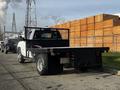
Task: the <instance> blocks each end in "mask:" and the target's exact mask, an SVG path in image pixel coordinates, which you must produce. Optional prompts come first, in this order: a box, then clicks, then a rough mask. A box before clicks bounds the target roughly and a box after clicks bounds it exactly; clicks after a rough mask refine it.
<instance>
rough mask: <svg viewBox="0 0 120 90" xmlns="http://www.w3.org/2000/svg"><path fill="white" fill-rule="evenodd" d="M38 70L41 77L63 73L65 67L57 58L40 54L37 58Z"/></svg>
mask: <svg viewBox="0 0 120 90" xmlns="http://www.w3.org/2000/svg"><path fill="white" fill-rule="evenodd" d="M36 68H37V71H38V73H39V74H40V75H47V74H57V73H61V72H62V71H63V65H61V64H60V60H59V58H58V57H57V56H50V55H48V54H39V55H38V56H37V58H36Z"/></svg>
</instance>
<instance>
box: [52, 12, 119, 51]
mask: <svg viewBox="0 0 120 90" xmlns="http://www.w3.org/2000/svg"><path fill="white" fill-rule="evenodd" d="M53 27H58V28H68V29H70V34H69V35H70V46H71V47H76V46H92V47H110V50H111V51H117V52H118V51H119V52H120V47H119V46H120V19H119V17H118V16H116V15H110V14H100V15H96V16H91V17H87V18H83V19H79V20H74V21H70V22H66V23H63V24H60V25H56V26H53ZM61 34H62V36H63V38H65V36H66V35H67V34H66V32H61Z"/></svg>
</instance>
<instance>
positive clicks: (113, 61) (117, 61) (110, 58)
mask: <svg viewBox="0 0 120 90" xmlns="http://www.w3.org/2000/svg"><path fill="white" fill-rule="evenodd" d="M102 58H103V64H104V65H105V66H108V67H112V68H115V69H120V53H112V52H110V53H104V54H103V57H102Z"/></svg>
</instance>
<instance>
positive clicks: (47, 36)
mask: <svg viewBox="0 0 120 90" xmlns="http://www.w3.org/2000/svg"><path fill="white" fill-rule="evenodd" d="M62 30H66V31H67V33H68V29H63V28H62V29H60V28H58V29H57V28H38V27H25V32H24V33H22V35H21V36H20V41H19V43H18V45H17V51H18V54H19V55H18V58H21V59H20V60H19V62H20V63H23V62H24V61H25V59H23V58H33V55H32V53H31V51H30V50H28V48H43V47H68V46H69V39H68V38H67V39H62V36H61V34H60V32H59V31H62Z"/></svg>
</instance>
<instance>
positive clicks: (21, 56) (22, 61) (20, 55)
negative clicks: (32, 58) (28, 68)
mask: <svg viewBox="0 0 120 90" xmlns="http://www.w3.org/2000/svg"><path fill="white" fill-rule="evenodd" d="M17 60H18V62H19V63H24V62H25V59H24V57H23V55H22V54H21V50H20V49H19V50H18V56H17Z"/></svg>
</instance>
